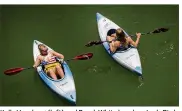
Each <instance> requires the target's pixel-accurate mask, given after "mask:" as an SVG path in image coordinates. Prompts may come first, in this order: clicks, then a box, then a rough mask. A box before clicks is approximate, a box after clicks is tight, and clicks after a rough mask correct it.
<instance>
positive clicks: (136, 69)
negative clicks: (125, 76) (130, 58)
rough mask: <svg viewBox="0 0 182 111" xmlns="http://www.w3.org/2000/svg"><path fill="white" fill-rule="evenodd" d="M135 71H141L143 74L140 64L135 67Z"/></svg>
mask: <svg viewBox="0 0 182 111" xmlns="http://www.w3.org/2000/svg"><path fill="white" fill-rule="evenodd" d="M135 71H136V72H137V73H139V74H140V75H142V68H141V67H139V66H137V67H135Z"/></svg>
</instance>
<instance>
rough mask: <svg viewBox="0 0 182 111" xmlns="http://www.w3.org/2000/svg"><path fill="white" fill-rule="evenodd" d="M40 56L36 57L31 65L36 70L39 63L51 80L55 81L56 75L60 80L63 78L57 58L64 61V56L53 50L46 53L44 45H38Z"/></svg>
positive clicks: (46, 49)
mask: <svg viewBox="0 0 182 111" xmlns="http://www.w3.org/2000/svg"><path fill="white" fill-rule="evenodd" d="M38 48H39V51H40V55H38V56H37V59H36V61H35V63H34V65H33V67H34V68H36V67H37V66H38V65H39V64H40V63H42V65H44V71H45V72H46V73H47V74H48V75H49V76H50V77H52V78H53V79H55V80H57V79H58V78H57V75H58V76H59V77H60V78H63V77H64V72H63V69H62V67H61V65H60V63H59V62H57V60H58V59H57V58H59V59H62V61H63V59H64V56H63V55H62V54H60V53H58V52H55V51H53V50H50V51H48V48H47V47H46V46H45V45H44V44H39V45H38Z"/></svg>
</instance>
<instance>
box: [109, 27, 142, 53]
mask: <svg viewBox="0 0 182 111" xmlns="http://www.w3.org/2000/svg"><path fill="white" fill-rule="evenodd" d="M111 30H112V31H111V33H110V34H108V36H107V41H110V42H109V47H110V51H111V52H112V53H115V52H116V50H117V49H118V48H120V47H124V48H128V46H129V45H133V46H134V47H137V46H138V43H139V40H140V36H141V33H136V36H137V40H136V41H135V42H134V41H133V40H132V39H131V38H130V37H126V36H125V33H124V31H123V30H122V29H121V28H118V29H116V30H115V29H111Z"/></svg>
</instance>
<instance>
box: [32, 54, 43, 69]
mask: <svg viewBox="0 0 182 111" xmlns="http://www.w3.org/2000/svg"><path fill="white" fill-rule="evenodd" d="M40 62H41V61H40V57H39V56H38V57H37V59H36V61H35V63H34V65H33V67H34V68H36V67H37V66H38V65H39V64H40Z"/></svg>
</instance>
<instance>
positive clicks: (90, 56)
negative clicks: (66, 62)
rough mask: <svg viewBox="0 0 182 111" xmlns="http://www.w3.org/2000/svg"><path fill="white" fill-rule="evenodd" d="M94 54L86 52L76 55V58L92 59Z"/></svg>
mask: <svg viewBox="0 0 182 111" xmlns="http://www.w3.org/2000/svg"><path fill="white" fill-rule="evenodd" d="M92 56H93V53H86V54H82V55H79V56H76V57H75V58H74V60H87V59H91V58H92Z"/></svg>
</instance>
